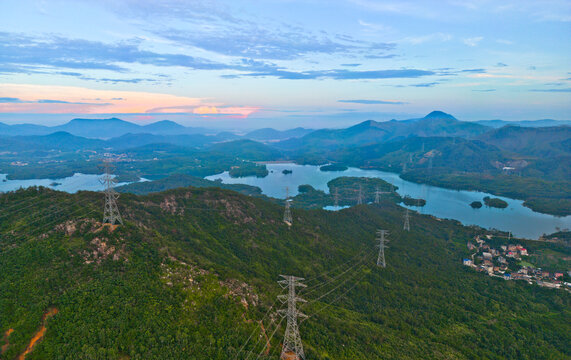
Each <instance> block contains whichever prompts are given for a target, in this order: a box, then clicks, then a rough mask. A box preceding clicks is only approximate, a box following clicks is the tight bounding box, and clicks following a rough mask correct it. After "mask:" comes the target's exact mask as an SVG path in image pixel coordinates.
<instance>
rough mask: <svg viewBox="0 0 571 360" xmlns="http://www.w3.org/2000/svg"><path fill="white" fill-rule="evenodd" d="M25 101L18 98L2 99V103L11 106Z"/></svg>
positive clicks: (0, 98)
mask: <svg viewBox="0 0 571 360" xmlns="http://www.w3.org/2000/svg"><path fill="white" fill-rule="evenodd" d="M22 102H23V101H22V100H21V99H18V98H14V97H0V103H4V104H6V103H10V104H15V103H22Z"/></svg>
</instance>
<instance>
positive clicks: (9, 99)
mask: <svg viewBox="0 0 571 360" xmlns="http://www.w3.org/2000/svg"><path fill="white" fill-rule="evenodd" d="M0 104H68V105H99V106H101V105H109V103H91V102H71V101H65V100H53V99H39V100H22V99H20V98H15V97H0Z"/></svg>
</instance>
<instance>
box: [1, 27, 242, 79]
mask: <svg viewBox="0 0 571 360" xmlns="http://www.w3.org/2000/svg"><path fill="white" fill-rule="evenodd" d="M140 45H141V41H140V40H138V39H134V40H131V41H126V42H119V43H112V44H107V43H103V42H98V41H89V40H81V39H68V38H63V37H58V36H48V37H43V38H34V37H31V36H26V35H21V34H14V33H7V32H0V64H2V68H0V72H29V71H32V72H34V71H36V72H37V71H42V70H44V69H45V67H46V66H48V67H51V68H53V69H62V68H71V69H89V70H110V71H115V72H127V68H125V67H123V66H121V65H118V63H120V64H133V63H137V64H143V65H154V66H180V67H185V68H190V69H197V70H224V69H248V68H251V66H249V65H248V64H238V65H232V64H223V63H218V62H214V61H210V60H208V59H204V58H199V57H193V56H188V55H183V54H164V53H156V52H152V51H147V50H142V49H141V48H140ZM56 73H57V74H60V75H67V76H78V77H81V76H82V75H81V74H80V73H78V72H69V71H57V72H56ZM91 80H92V79H91ZM106 80H107V81H115V82H117V81H121V80H118V79H114V80H110V79H102V81H106ZM131 81H132V82H134V80H131ZM139 81H140V80H139Z"/></svg>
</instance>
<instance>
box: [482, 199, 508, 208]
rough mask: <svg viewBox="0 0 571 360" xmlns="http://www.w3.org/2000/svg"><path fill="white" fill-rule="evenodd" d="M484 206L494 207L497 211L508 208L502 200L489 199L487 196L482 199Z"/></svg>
mask: <svg viewBox="0 0 571 360" xmlns="http://www.w3.org/2000/svg"><path fill="white" fill-rule="evenodd" d="M484 204H486V206H487V207H495V208H498V209H505V208H507V207H508V203H507V202H505V201H504V200H502V199H498V198H491V197H489V196H486V197H484Z"/></svg>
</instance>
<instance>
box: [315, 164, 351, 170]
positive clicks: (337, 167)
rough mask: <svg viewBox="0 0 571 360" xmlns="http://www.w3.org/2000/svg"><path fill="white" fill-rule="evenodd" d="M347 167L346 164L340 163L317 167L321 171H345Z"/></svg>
mask: <svg viewBox="0 0 571 360" xmlns="http://www.w3.org/2000/svg"><path fill="white" fill-rule="evenodd" d="M347 169H348V167H347V166H345V165H341V164H329V165H323V166H322V167H320V168H319V170H321V171H345V170H347Z"/></svg>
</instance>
